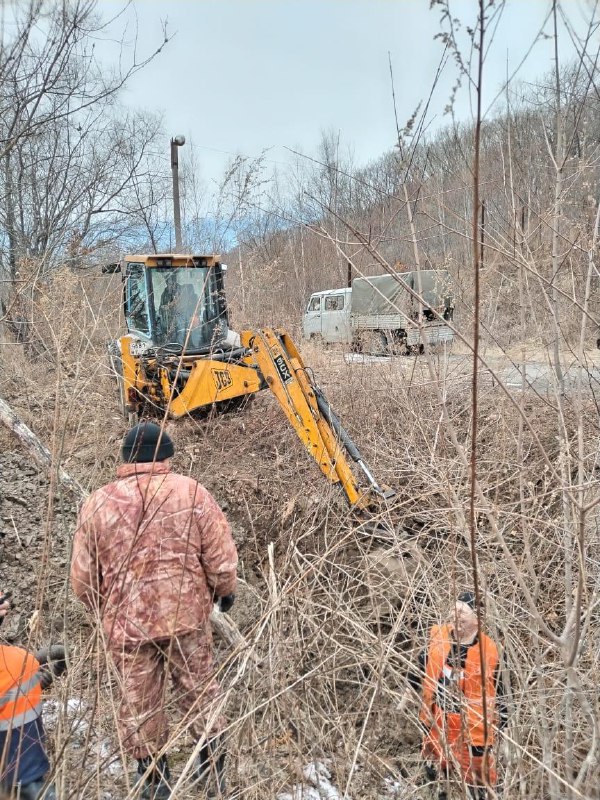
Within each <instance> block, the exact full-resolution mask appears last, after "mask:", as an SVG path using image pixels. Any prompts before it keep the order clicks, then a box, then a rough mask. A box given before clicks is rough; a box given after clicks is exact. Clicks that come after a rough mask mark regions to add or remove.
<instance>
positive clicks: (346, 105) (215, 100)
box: [99, 0, 593, 180]
mask: <svg viewBox="0 0 600 800" xmlns="http://www.w3.org/2000/svg"><path fill="white" fill-rule="evenodd" d="M99 5H100V9H101V10H102V12H103V13H104V14H105V15H110V13H111V12H112V11H114V10H115V8H117V7H119V6H120V4H117V3H114V2H113V0H100V3H99ZM592 5H593V3H592V2H591V0H563V3H562V7H563V8H564V9H565V10H566V12H567V14H568V16H569V19H570V20H572V22H573V24H574V25H576V26H577V27H578V28H579V30H581V29H582V22H581V21H582V19H583V18H587V17H588V16H589V14H590V10H591V7H592ZM476 6H477V3H476V2H475V0H450V7H451V10H452V13H453V15H454V16H456V17H458V18H460V19H461V20H463V22H464V24H465V25H466V24H471V25H473V24H474V22H475V20H474V14H475V12H476ZM549 10H550V0H508V2H507V3H506V8H505V10H504V12H503V14H502V15H501V17H499V18H496V19H495V20H494V36H493V41H492V44H491V47H490V49H489V50H488V51H487V53H486V71H485V85H486V94H485V97H486V102H487V103H489V102H491V100H492V98H493V97H494V96H495V95H496V94H497V93H498V91H499V90H501V88H502V84H503V81H504V79H505V76H506V72H507V67H508V70H509V72H511V73H512V72H513V71H514V70H515V69H516V68H517V67H519V65H520V68H519V73H518V77H519V78H520V79H521V80H525V81H535V80H536V79H537V78H539V77H540V76H542V75H543V74H544V73H546V72H547V71H548V70H549V69H550V68H551V67H552V57H553V45H552V42H551V41H550V40H549V39H543V38H542V39H541V40H540V39H538V41H537V43H536V38H537V37H538V36H539V33H540V31H541V30H542V28H543V26H544V20H546V19H547V18H548V14H549ZM124 22H127V25H128V32H127V41H129V42H132V41H133V39H134V34H135V31H136V29H137V46H138V49H139V50H140V51H142V52H143V51H147V50H148V49H149V48H151V47H152V46H153V45H154V44H158V43H159V42H160V40H161V29H162V28H161V26H162V24H163V23H166V24H167V30H168V32H169V34H171V35H173V39H172V41H171V42H170V43H169V44H168V45H167V46H166V47H165V49H164V50H163V52H162V53H161V54H160V55H159V56H158V57H157V58H156V59H155V61H154V62H153V63H151V64H150V65H149V66H148V67H147V68H146V69H145V70H144V71H143V72H142V73H140V74H139V75H138V76H136V77H135V78H134V79H133V81H132V82H131V84H130V85H129V88H128V90H127V92H126V94H125V95H124V98H123V99H124V101H125V102H126V103H127V104H128V105H131V106H137V107H140V108H146V109H149V110H153V111H158V112H162V113H163V114H164V120H165V123H164V124H165V130H166V132H167V134H169V135H176V134H184V135H185V136H186V138H187V139H188V144H186V148H188V152H189V148H190V146H191V147H193V148H195V151H196V155H197V156H198V158H199V163H200V165H201V171H202V176H203V178H204V179H206V180H217V179H218V178H219V176H220V175H221V174H222V172H223V169H224V167H225V164H226V162H227V160H228V159H229V158H230V155H229V154H238V153H240V154H244V155H250V156H255V155H258V154H259V153H260V152H261V151H263V150H264V149H266V148H270V150H269V154H268V157H269V158H270V159H272V160H273V161H274V162H285V161H286V159H287V158H289V156H288V155H287V151H286V150H285V148H286V147H288V148H294V149H298V150H301V151H302V152H305V153H310V154H314V153H315V152H316V149H317V146H318V143H319V140H320V137H321V133H322V131H328V130H333V131H335V132H336V133H337V132H339V134H340V138H341V141H342V143H343V144H344V145H345V146H349V147H351V148H352V150H353V152H354V156H355V160H356V163H357V164H363V163H366V162H368V161H371V160H373V159H375V158H377V157H378V156H380V155H381V154H383V153H384V152H385V151H386V150H388V149H390V148H391V147H392V146H393V144H394V139H395V123H394V113H393V104H392V99H391V89H390V75H389V66H388V52H389V53H390V55H391V59H392V66H393V70H394V83H395V90H396V100H397V106H398V115H399V118H400V122H401V123H403V122H404V121H405V120H406V119H408V117H410V115H411V114H412V112H413V110H414V109H415V107H416V106H417V104H418V103H419V102H420V101H421V100H423V99H426V98H427V96H428V95H429V93H430V90H431V86H432V82H433V79H434V76H435V74H436V70H437V69H438V65H439V63H440V59H441V58H442V53H443V44H442V43H441V42H440V41H439V40H435V38H434V37H435V35H436V34H437V33H438V32H439V31H440V12H439V10H436V9H434V10H430V9H429V0H168V2H166V1H165V0H134V1H133V3H132V4H131V7H130V8H129V9H128V10H127V12H126V13H125V14H124V15H123V16H122V17H121V20H120V22H119V25H121V27H122V25H123V23H124ZM496 23H497V25H496ZM545 31H546V32H547V33H551V32H552V29H551V19H550V18H548V21H547V22H546V26H545ZM561 37H562V51H563V52H562V57H563V58H567V57H569V56H571V57H572V56H573V48H572V46H571V44H570V42H569V39H568V35H567V33H566V30H565V28H564V26H561ZM532 45H533V47H532ZM528 51H529V52H528ZM525 57H526V60H525V63H524V64H522V65H521V61H522V60H523V58H525ZM456 74H457V68H456V65H455V63H454V62H453V61H452V59H450V60H449V61H448V63H447V65H446V67H445V69H444V73H443V76H442V79H441V81H440V83H439V85H438V88H437V91H436V92H435V94H434V97H433V100H432V104H431V112H430V119H432V126H433V127H435V126H437V125H440V124H444V122H446V121H448V118H447V117H444V116H443V112H444V108H445V106H446V104H447V102H448V97H449V94H450V91H451V87H452V85H453V83H454V80H455V78H456ZM456 113H457V116H458V117H459V118H463V119H464V118H468V116H469V114H470V99H469V92H468V90H466V89H465V90H464V91H462V92H461V94H460V95H459V97H458V99H457V104H456ZM165 154H166V155H165V157H168V141H167V142H166V143H165Z"/></svg>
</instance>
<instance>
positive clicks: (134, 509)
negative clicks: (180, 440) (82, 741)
mask: <svg viewBox="0 0 600 800" xmlns="http://www.w3.org/2000/svg"><path fill="white" fill-rule="evenodd" d="M173 453H174V447H173V443H172V441H171V439H170V438H169V436H168V435H167V434H166V433H165V432H164V431H163V430H161V428H159V427H158V426H157V425H154V424H153V423H150V422H142V423H140V424H139V425H136V426H135V428H133V429H132V430H131V431H130V432H129V433H128V434H127V436H126V437H125V440H124V442H123V449H122V454H123V460H124V461H125V462H126V463H124V464H122V465H121V466H120V467H119V468H118V470H117V479H116V480H115V481H113V482H112V483H109V484H108V485H107V486H103V487H101V488H100V489H98V490H96V491H95V492H94V493H93V494H92V495H91V496H90V497H89V498H88V499H87V500H86V501H85V502H84V504H83V505H82V507H81V509H80V512H79V519H78V525H77V530H76V532H75V537H74V542H73V558H72V564H71V582H72V586H73V590H74V592H75V594H76V595H77V597H79V599H80V600H82V601H83V602H84V603H85V605H86V606H87V607H88V608H89V609H90V610H92V611H94V612H95V613H97V614H99V616H100V618H101V620H102V626H103V630H104V635H105V639H106V644H107V647H108V650H109V652H110V654H111V656H112V659H113V661H114V663H115V666H116V668H117V670H118V672H119V675H120V678H121V689H122V702H121V706H120V709H119V727H120V734H121V740H122V742H123V744H124V746H125V748H126V750H127V751H128V752H129V753H131V754H132V755H133V757H134V758H136V759H137V760H138V773H139V774H140V776H141V780H142V781H143V783H144V788H143V791H142V795H141V796H142V797H144V798H151V800H152V799H153V798H154V799H155V800H158V798H163V797H165V798H166V797H169V777H170V776H169V769H168V764H167V760H166V756H165V755H163V756H161V757H158V758H157V754H158V753H159V752H160V751H161V749H162V748H163V747H164V746H165V744H166V743H167V740H168V736H169V730H168V722H167V717H166V713H165V681H166V677H167V674H168V673H169V672H170V674H171V678H172V681H173V686H174V692H175V695H176V697H175V703H176V707H177V708H178V709H180V711H181V712H182V714H183V718H184V722H185V723H186V724H189V728H190V730H191V732H192V734H193V735H194V736H195V737H197V738H198V739H200V738H201V737H203V736H204V737H206V744H205V746H204V747H203V748H202V751H201V753H200V757H199V763H198V765H197V776H198V777H199V778H201V779H203V780H205V779H206V777H207V775H208V772H209V769H210V770H212V771H213V772H216V776H217V782H218V783H219V785H220V786H221V787H222V786H223V762H224V751H223V748H222V742H220V738H221V737H220V733H221V731H222V729H223V726H224V724H225V723H224V719H223V716H222V715H221V714H220V713H219V710H218V702H217V700H218V694H219V686H218V684H217V681H216V679H215V677H214V668H213V655H212V637H211V628H210V622H209V615H210V612H211V610H212V607H213V602H214V601H215V600H219V605H220V608H221V610H228V608H230V606H231V605H232V603H233V596H234V592H235V588H236V567H237V552H236V548H235V544H234V542H233V539H232V536H231V529H230V527H229V524H228V522H227V520H226V518H225V516H224V514H223V512H222V511H221V509H220V508H219V506H218V505H217V503H216V501H215V500H214V498H213V497H212V495H211V494H210V493H209V492H208V491H207V490H206V489H205V488H204V487H203V486H202V485H200V484H199V483H197V481H195V480H193V479H192V478H188V477H185V476H183V475H178V474H175V473H173V472H171V471H170V466H169V459H170V457H171V456H172V455H173Z"/></svg>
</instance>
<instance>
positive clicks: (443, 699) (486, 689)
mask: <svg viewBox="0 0 600 800" xmlns="http://www.w3.org/2000/svg"><path fill="white" fill-rule="evenodd" d="M419 667H420V670H419V673H420V674H414V673H411V674H410V675H409V676H408V679H409V682H410V684H411V686H412V688H413V689H415V690H416V691H419V690H420V691H421V710H420V714H419V719H420V722H421V725H422V727H423V731H424V735H423V749H422V755H423V759H424V761H425V773H426V775H427V778H428V779H429V780H432V781H433V780H437V779H439V778H442V779H443V778H445V779H448V778H449V777H450V775H451V774H452V773H454V774H455V775H457V776H459V777H460V779H461V780H463V781H464V782H465V783H466V785H467V787H468V790H469V792H470V796H471V797H473V798H475V800H485V798H487V797H488V796H495V795H494V794H492V793H491V792H490V793H489V795H488V789H491V790H494V791H495V789H496V784H497V773H496V765H495V760H494V754H493V746H494V742H495V739H496V733H497V731H498V729H501V728H503V727H504V725H505V724H506V721H507V709H506V700H505V694H504V688H503V684H502V675H501V670H500V658H499V654H498V648H497V646H496V644H495V643H494V642H493V641H492V639H490V637H489V636H487V635H486V634H485V633H483V632H482V633H481V635H479V625H478V620H477V611H476V601H475V595H474V594H473V592H463V593H462V594H460V595H459V596H458V598H457V601H456V604H455V606H454V608H453V611H452V614H451V615H450V619H449V620H448V623H447V624H446V625H434V626H433V627H432V629H431V631H430V633H429V641H428V644H427V648H426V649H425V650H424V651H423V652H422V653H421V655H420V657H419ZM484 708H485V711H484ZM438 798H439V800H446V798H447V794H446V790H445V789H444V788H442V789H441V790H440V792H439V794H438Z"/></svg>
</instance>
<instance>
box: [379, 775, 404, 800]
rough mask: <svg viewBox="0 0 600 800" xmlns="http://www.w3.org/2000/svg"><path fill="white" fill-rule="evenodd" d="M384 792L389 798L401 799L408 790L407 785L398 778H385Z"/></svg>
mask: <svg viewBox="0 0 600 800" xmlns="http://www.w3.org/2000/svg"><path fill="white" fill-rule="evenodd" d="M383 783H384V786H385V788H384V792H385V793H386V795H388V796H389V797H401V796H402V795H401V793H402V792H404V791H405V790H406V788H407V787H406V784H404V783H403V782H402V781H399V780H398V779H397V778H384V780H383Z"/></svg>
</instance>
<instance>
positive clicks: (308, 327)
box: [302, 288, 352, 343]
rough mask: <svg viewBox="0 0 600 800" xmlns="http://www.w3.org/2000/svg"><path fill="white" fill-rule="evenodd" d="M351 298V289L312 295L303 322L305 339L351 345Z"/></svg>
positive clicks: (330, 290)
mask: <svg viewBox="0 0 600 800" xmlns="http://www.w3.org/2000/svg"><path fill="white" fill-rule="evenodd" d="M351 296H352V289H349V288H348V289H328V290H327V291H325V292H315V294H311V296H310V300H309V301H308V306H307V308H306V313H305V314H304V320H303V322H302V328H303V334H304V338H305V339H322V340H324V341H325V342H347V343H350V342H351V341H352V326H351V324H350V305H351Z"/></svg>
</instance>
